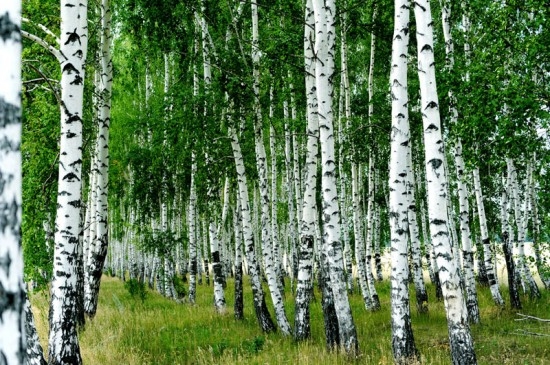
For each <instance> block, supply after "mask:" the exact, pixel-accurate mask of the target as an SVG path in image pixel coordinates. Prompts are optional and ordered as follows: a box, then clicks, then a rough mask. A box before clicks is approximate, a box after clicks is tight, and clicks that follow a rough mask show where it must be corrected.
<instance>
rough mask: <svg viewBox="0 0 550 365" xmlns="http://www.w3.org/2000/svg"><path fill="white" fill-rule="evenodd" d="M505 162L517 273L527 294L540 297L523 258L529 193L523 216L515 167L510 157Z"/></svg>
mask: <svg viewBox="0 0 550 365" xmlns="http://www.w3.org/2000/svg"><path fill="white" fill-rule="evenodd" d="M506 164H507V166H508V174H509V175H510V184H511V190H512V195H513V200H514V211H515V218H516V226H517V231H518V240H517V248H518V250H517V256H518V260H517V263H518V266H519V273H520V275H521V279H522V282H525V283H526V284H527V286H528V288H529V295H530V296H531V297H533V298H540V297H541V294H540V290H539V288H538V286H537V283H535V280H534V279H533V276H532V275H531V270H529V266H528V265H527V262H526V259H525V237H526V228H527V220H528V212H527V206H528V201H529V195H528V194H525V205H524V216H523V217H522V214H521V208H520V201H519V186H518V185H519V183H518V178H517V171H516V168H515V167H514V162H513V161H512V159H510V158H507V159H506ZM528 169H529V168H528ZM527 175H529V171H528V172H527ZM527 189H528V187H527V183H525V189H524V190H525V191H527Z"/></svg>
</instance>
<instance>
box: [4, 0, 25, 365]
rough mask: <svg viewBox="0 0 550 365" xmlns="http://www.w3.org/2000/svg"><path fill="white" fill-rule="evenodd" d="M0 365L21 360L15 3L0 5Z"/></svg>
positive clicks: (18, 48)
mask: <svg viewBox="0 0 550 365" xmlns="http://www.w3.org/2000/svg"><path fill="white" fill-rule="evenodd" d="M0 54H1V55H2V56H1V57H0V85H2V86H1V87H0V139H1V140H2V144H1V147H0V182H1V184H0V185H1V186H2V187H1V189H0V242H1V244H0V338H1V339H2V340H0V362H1V363H3V364H6V365H12V364H13V365H16V364H22V363H23V361H24V360H25V356H26V338H25V328H24V325H25V315H24V310H25V288H24V286H23V251H22V248H21V220H22V209H21V203H22V159H21V2H20V1H18V0H10V1H3V2H2V3H1V4H0Z"/></svg>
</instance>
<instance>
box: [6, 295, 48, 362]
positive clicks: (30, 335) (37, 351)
mask: <svg viewBox="0 0 550 365" xmlns="http://www.w3.org/2000/svg"><path fill="white" fill-rule="evenodd" d="M25 337H26V342H27V345H26V347H27V351H26V357H25V361H24V362H23V363H22V364H25V365H47V363H46V360H45V359H44V350H43V349H42V345H41V344H40V338H39V337H38V332H36V325H35V322H34V315H33V313H32V308H31V302H30V301H29V298H28V296H26V298H25ZM7 364H10V362H9V361H8V362H7ZM14 364H15V363H14ZM17 364H21V362H17Z"/></svg>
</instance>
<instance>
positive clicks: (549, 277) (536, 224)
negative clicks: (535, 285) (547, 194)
mask: <svg viewBox="0 0 550 365" xmlns="http://www.w3.org/2000/svg"><path fill="white" fill-rule="evenodd" d="M533 160H534V161H537V159H536V156H535V157H534V159H533ZM533 179H534V178H533V174H531V182H530V183H529V186H528V187H527V188H528V189H529V194H530V195H531V207H532V210H533V250H534V251H535V264H536V266H537V271H538V274H539V277H540V280H541V281H542V283H543V285H544V287H545V288H546V289H549V288H550V270H548V263H547V262H546V260H545V259H544V258H543V257H542V255H541V252H540V251H541V250H540V243H539V240H540V219H539V214H538V204H537V193H536V190H535V186H534V183H533Z"/></svg>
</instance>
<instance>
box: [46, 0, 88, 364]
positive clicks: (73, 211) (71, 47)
mask: <svg viewBox="0 0 550 365" xmlns="http://www.w3.org/2000/svg"><path fill="white" fill-rule="evenodd" d="M87 5H88V4H87V1H74V0H62V1H61V37H60V39H61V42H60V45H61V47H60V54H61V55H62V57H63V58H61V141H60V153H59V178H58V196H57V215H56V219H55V248H54V264H53V265H54V269H53V280H52V284H51V303H50V337H49V343H48V356H49V361H48V363H49V364H52V365H56V364H80V363H81V362H82V360H81V357H80V347H79V343H78V337H77V333H76V322H75V318H74V312H73V310H74V308H75V301H76V271H75V265H74V262H75V261H76V255H77V251H76V250H77V244H78V227H79V223H80V222H79V221H80V205H81V196H80V195H81V177H82V108H83V93H84V76H85V75H84V73H85V69H84V62H85V60H86V53H87V45H88V21H87V19H88V18H87V12H88V6H87Z"/></svg>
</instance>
